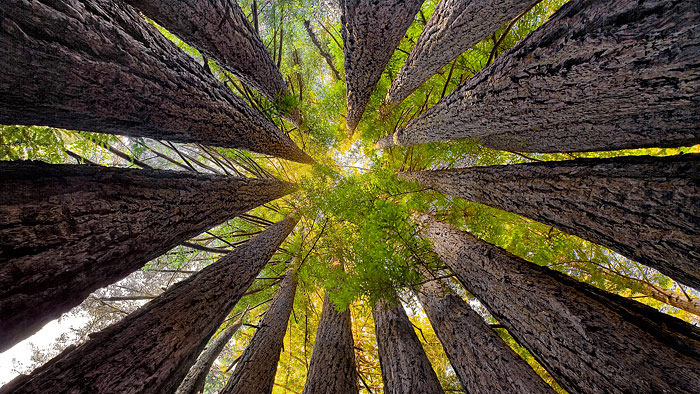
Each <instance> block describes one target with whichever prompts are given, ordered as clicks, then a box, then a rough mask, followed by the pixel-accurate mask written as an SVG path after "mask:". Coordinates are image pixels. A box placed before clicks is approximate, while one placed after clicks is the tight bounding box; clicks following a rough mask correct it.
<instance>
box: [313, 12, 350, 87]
mask: <svg viewBox="0 0 700 394" xmlns="http://www.w3.org/2000/svg"><path fill="white" fill-rule="evenodd" d="M304 29H305V30H306V34H307V35H308V36H309V39H311V42H312V43H313V44H314V46H315V47H316V49H318V52H319V53H320V54H321V57H323V59H324V60H325V61H326V64H328V68H330V69H331V71H332V72H333V77H335V79H336V81H342V80H343V79H342V78H341V77H340V73H339V72H338V70H337V69H336V68H335V65H334V64H333V58H332V57H331V54H330V53H329V52H328V51H327V50H325V49H324V48H323V46H322V45H321V42H320V41H319V40H318V37H316V33H314V29H313V28H311V23H310V22H309V21H308V20H305V21H304Z"/></svg>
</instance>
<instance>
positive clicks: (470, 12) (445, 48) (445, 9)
mask: <svg viewBox="0 0 700 394" xmlns="http://www.w3.org/2000/svg"><path fill="white" fill-rule="evenodd" d="M539 1H540V0H505V1H504V0H495V1H494V0H481V1H474V0H472V1H464V0H442V1H440V3H439V4H438V5H437V6H436V7H435V12H434V13H433V16H431V17H430V20H429V21H428V24H427V25H425V28H424V29H423V32H422V33H421V34H420V37H418V41H416V45H415V46H414V47H413V49H412V50H411V53H410V54H409V55H408V58H407V59H406V63H405V64H404V66H403V67H402V68H401V71H399V74H398V75H397V76H396V79H394V80H393V81H392V83H391V88H389V92H388V93H387V95H386V99H385V100H384V101H385V102H386V103H387V104H389V105H396V104H399V103H400V102H401V101H403V100H404V99H405V98H406V97H408V95H410V94H411V93H412V92H413V91H414V90H416V88H418V86H420V85H421V84H422V83H423V82H425V81H427V80H428V79H429V78H430V77H432V76H433V75H434V74H435V73H437V72H438V71H439V70H440V69H441V68H442V67H443V66H444V65H446V64H447V63H449V62H451V61H452V60H453V59H455V58H456V57H457V56H459V55H461V54H462V53H463V52H464V51H466V50H467V49H469V48H471V47H473V46H474V45H475V44H476V43H478V42H479V41H481V40H482V39H483V38H484V37H486V36H487V35H489V34H491V33H492V32H494V31H496V30H498V28H499V27H501V25H503V24H504V23H506V22H508V21H509V20H511V19H513V18H515V17H516V16H517V15H518V14H520V13H521V12H523V11H524V10H526V9H527V8H529V7H531V6H533V5H534V4H537V3H538V2H539Z"/></svg>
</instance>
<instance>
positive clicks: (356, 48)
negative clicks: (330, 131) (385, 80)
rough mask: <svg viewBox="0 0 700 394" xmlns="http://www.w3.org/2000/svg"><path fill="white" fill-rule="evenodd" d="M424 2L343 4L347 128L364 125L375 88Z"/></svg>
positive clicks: (348, 0) (359, 0)
mask: <svg viewBox="0 0 700 394" xmlns="http://www.w3.org/2000/svg"><path fill="white" fill-rule="evenodd" d="M422 4H423V0H386V1H373V0H341V1H340V8H341V12H342V16H341V32H342V35H343V42H344V51H345V83H346V85H347V106H348V111H347V126H348V129H350V130H351V131H354V130H355V128H356V127H357V124H358V123H360V119H361V118H362V114H363V113H364V112H365V107H366V106H367V103H368V102H369V98H370V96H371V95H372V91H373V90H374V86H375V85H376V84H377V82H379V78H381V76H382V72H384V68H385V67H386V65H387V64H388V63H389V59H391V55H393V54H394V50H395V49H396V47H397V46H398V45H399V43H400V42H401V38H403V36H404V34H406V30H408V27H409V26H411V22H413V19H414V18H415V16H416V13H417V12H418V10H419V9H420V7H421V5H422Z"/></svg>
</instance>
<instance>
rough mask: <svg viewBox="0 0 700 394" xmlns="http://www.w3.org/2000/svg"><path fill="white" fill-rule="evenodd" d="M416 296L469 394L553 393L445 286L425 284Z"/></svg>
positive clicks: (482, 320)
mask: <svg viewBox="0 0 700 394" xmlns="http://www.w3.org/2000/svg"><path fill="white" fill-rule="evenodd" d="M415 293H416V295H417V296H418V299H419V300H420V302H421V304H422V305H423V309H424V310H425V314H426V315H428V319H429V320H430V325H431V326H432V327H433V329H434V330H435V334H437V337H438V338H439V339H440V342H441V343H442V346H443V348H444V349H445V353H446V354H447V358H448V359H449V360H450V365H452V368H454V370H455V372H456V373H457V377H458V378H459V381H460V382H462V386H463V387H464V389H465V390H466V391H467V392H468V393H471V394H479V393H483V394H490V393H503V394H511V393H532V394H535V393H553V392H554V391H553V390H552V388H551V387H550V386H549V385H548V384H547V383H545V382H544V380H542V378H540V377H539V376H538V375H537V374H536V373H535V371H534V370H533V369H532V368H530V366H529V365H527V363H526V362H525V361H524V360H523V359H522V358H520V356H518V355H517V354H516V353H515V352H514V351H513V350H512V349H511V348H510V347H509V346H508V345H507V344H506V343H505V342H504V341H503V339H501V337H499V336H498V334H496V333H495V332H494V331H493V329H492V328H491V327H489V326H488V325H487V324H486V322H484V319H482V318H481V316H479V314H478V313H476V312H474V311H473V310H472V309H471V308H470V307H469V306H468V305H467V303H466V302H464V300H463V299H462V298H460V297H459V296H457V295H456V294H454V292H453V291H452V290H450V289H449V288H448V287H447V286H445V285H444V284H443V283H441V282H440V281H436V280H433V281H430V282H425V283H423V284H422V285H421V286H420V291H416V292H415Z"/></svg>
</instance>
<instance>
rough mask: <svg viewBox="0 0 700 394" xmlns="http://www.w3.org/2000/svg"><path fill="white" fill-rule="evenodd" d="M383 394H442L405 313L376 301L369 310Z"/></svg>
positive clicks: (383, 302)
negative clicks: (380, 370)
mask: <svg viewBox="0 0 700 394" xmlns="http://www.w3.org/2000/svg"><path fill="white" fill-rule="evenodd" d="M372 317H373V318H374V329H375V331H376V334H377V347H378V349H379V364H380V365H381V368H382V379H383V381H384V393H386V394H404V393H424V394H433V393H439V394H442V393H443V390H442V387H441V386H440V381H439V380H438V378H437V375H435V371H433V367H432V366H431V365H430V361H429V360H428V357H427V356H426V355H425V351H424V350H423V346H421V343H420V341H419V340H418V337H417V336H416V332H415V331H413V326H412V325H411V321H410V320H408V316H406V311H405V310H404V309H403V306H402V305H401V304H400V303H399V304H398V305H395V306H392V305H390V304H389V302H388V301H385V300H379V301H377V302H376V303H375V304H374V307H373V308H372Z"/></svg>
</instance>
